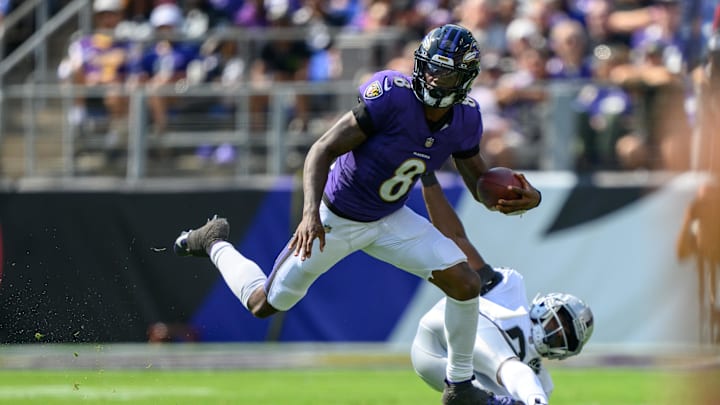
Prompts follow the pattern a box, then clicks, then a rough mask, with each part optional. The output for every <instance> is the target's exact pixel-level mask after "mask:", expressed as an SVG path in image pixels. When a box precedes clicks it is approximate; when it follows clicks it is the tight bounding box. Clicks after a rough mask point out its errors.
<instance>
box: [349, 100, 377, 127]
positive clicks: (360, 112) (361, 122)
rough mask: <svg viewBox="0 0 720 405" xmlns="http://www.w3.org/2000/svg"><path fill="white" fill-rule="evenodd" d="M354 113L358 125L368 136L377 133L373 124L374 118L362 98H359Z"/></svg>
mask: <svg viewBox="0 0 720 405" xmlns="http://www.w3.org/2000/svg"><path fill="white" fill-rule="evenodd" d="M352 113H353V115H354V116H355V119H356V120H357V122H358V126H360V129H362V131H363V132H364V133H365V135H367V136H371V135H373V134H374V133H375V127H374V126H373V122H372V119H370V114H369V113H368V110H367V106H366V105H365V103H364V102H363V101H362V100H358V103H357V105H356V106H355V107H354V108H353V109H352Z"/></svg>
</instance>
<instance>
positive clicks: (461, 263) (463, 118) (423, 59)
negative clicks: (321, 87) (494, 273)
mask: <svg viewBox="0 0 720 405" xmlns="http://www.w3.org/2000/svg"><path fill="white" fill-rule="evenodd" d="M479 61H480V51H479V49H478V46H477V42H476V41H475V39H474V38H473V36H472V34H471V33H470V32H469V31H468V30H467V29H465V28H463V27H460V26H458V25H453V24H448V25H444V26H441V27H438V28H436V29H433V30H432V31H431V32H429V33H428V34H427V35H426V36H425V38H424V39H423V41H422V43H421V44H420V46H419V47H418V49H417V51H416V52H415V67H414V71H413V75H412V77H407V76H405V75H403V74H402V73H400V72H396V71H391V70H385V71H380V72H377V73H375V74H374V75H372V77H370V79H369V80H367V81H366V82H365V83H363V84H362V85H361V86H360V87H359V94H360V98H359V102H358V104H357V106H356V107H355V108H353V109H352V111H348V112H347V113H345V114H344V115H343V116H342V117H340V119H339V120H338V121H337V122H336V123H335V124H334V125H333V126H332V127H331V128H330V129H329V130H328V131H327V132H326V133H325V134H323V135H322V136H321V137H320V138H319V139H318V140H317V141H316V142H315V143H314V144H313V146H312V147H311V148H310V151H309V152H308V155H307V157H306V159H305V166H304V171H303V191H304V206H303V215H302V219H301V221H300V224H299V225H298V226H297V230H296V231H295V233H294V234H293V236H292V238H291V239H290V242H289V243H288V246H287V249H285V251H284V252H282V253H281V254H280V256H279V257H278V258H277V260H276V263H275V266H274V268H273V270H272V272H271V273H270V275H269V276H266V275H265V274H264V273H263V271H262V270H261V269H260V268H259V266H258V265H257V264H256V263H255V262H253V261H251V260H249V259H247V258H246V257H245V256H243V255H242V254H241V253H239V252H238V251H237V250H236V249H235V248H234V247H233V246H232V245H231V244H230V243H228V242H227V241H226V240H227V237H228V234H229V224H228V222H227V220H225V219H224V218H217V217H215V218H213V219H212V220H210V221H208V222H207V223H206V224H205V225H204V226H202V227H200V228H198V229H194V230H190V231H187V232H183V233H181V235H180V236H179V237H178V238H177V240H176V241H175V244H174V251H175V252H176V253H178V254H180V255H192V256H205V257H208V256H209V257H210V259H211V260H212V262H213V264H215V266H216V267H217V268H218V269H219V271H220V273H221V274H222V276H223V278H224V279H225V282H226V283H227V284H228V286H229V287H230V289H231V290H232V291H233V292H234V293H235V295H236V296H237V297H238V298H239V299H240V301H241V302H242V303H243V305H245V307H246V308H248V310H249V311H250V312H251V313H252V314H253V315H255V316H257V317H267V316H270V315H272V314H274V313H276V312H278V311H287V310H289V309H290V308H292V307H293V306H294V305H295V304H296V303H297V302H298V301H300V299H302V297H303V296H304V295H305V294H306V293H307V291H308V289H309V287H310V285H311V284H312V283H313V282H314V281H315V280H316V279H317V278H318V277H319V276H320V275H322V274H323V273H325V272H326V271H327V270H329V269H330V268H331V267H332V266H333V265H334V264H335V263H337V262H338V261H340V260H341V259H343V258H345V257H346V256H348V255H349V254H351V253H353V252H355V251H357V250H362V251H364V252H366V253H367V254H369V255H371V256H373V257H376V258H378V259H380V260H383V261H385V262H388V263H390V264H393V265H395V266H397V267H399V268H400V269H402V270H405V271H407V272H409V273H412V274H415V275H417V276H419V277H422V278H423V279H425V280H429V281H430V282H432V283H433V284H435V285H436V286H438V287H439V288H440V289H441V290H442V291H443V292H444V293H445V294H446V295H447V305H446V308H445V330H446V334H447V337H448V362H447V369H446V376H445V381H446V383H445V390H444V392H443V403H444V404H500V403H507V404H512V403H515V402H512V400H510V399H509V398H505V397H496V396H494V395H493V394H492V393H490V392H488V391H484V390H482V389H480V388H478V387H476V386H475V385H473V384H472V379H473V365H472V356H473V346H474V344H475V329H476V327H477V322H478V313H477V306H478V296H479V294H480V289H481V286H482V284H483V283H484V282H486V281H488V280H482V279H481V277H480V276H479V275H478V273H476V272H474V271H473V270H471V269H470V267H469V266H468V264H467V258H466V256H465V254H464V253H463V252H462V250H460V248H459V247H458V246H457V245H456V244H455V243H454V242H453V241H452V240H451V239H449V238H447V237H445V236H444V235H443V234H442V233H440V231H438V229H437V228H435V227H434V226H433V225H432V224H431V223H430V222H429V221H428V220H427V219H425V218H424V217H422V216H421V215H419V214H417V213H415V212H413V211H412V210H411V209H410V208H409V207H407V206H406V205H405V202H406V201H407V199H408V195H409V193H410V190H411V189H412V188H413V186H414V185H415V183H416V182H417V180H418V179H419V178H420V176H421V175H422V174H423V173H426V172H432V171H435V170H438V169H440V167H441V166H442V165H443V164H444V163H445V162H446V161H447V160H448V158H449V157H451V156H452V158H453V161H454V162H455V165H456V166H457V168H458V171H459V172H460V174H461V175H462V178H463V180H464V182H465V184H466V185H467V188H468V190H470V192H471V193H472V194H473V196H474V197H475V198H476V199H477V200H478V201H480V202H482V201H481V199H480V197H479V196H478V195H477V191H476V187H475V186H476V184H477V180H478V178H479V177H480V176H481V175H482V174H483V173H485V172H486V171H487V169H488V167H487V165H486V164H485V162H484V161H483V159H482V157H481V156H480V154H479V143H480V137H481V135H482V130H483V128H482V118H481V114H480V110H479V108H478V104H477V102H476V101H475V100H473V99H472V98H470V97H468V96H467V93H468V90H469V89H470V87H471V85H472V83H473V81H474V80H475V77H476V76H477V74H478V71H479ZM519 177H520V178H521V181H522V186H523V187H522V188H518V189H517V192H518V194H519V195H520V197H519V198H518V199H515V200H501V201H499V202H498V205H497V206H492V207H488V208H490V209H493V210H497V211H500V212H502V213H505V214H510V213H517V212H522V211H524V210H529V209H532V208H535V207H536V206H538V205H539V204H540V192H539V191H537V190H536V189H535V188H534V187H532V186H531V185H530V184H529V183H528V182H527V180H526V179H525V178H524V176H522V175H520V176H519ZM316 239H317V243H315V240H316Z"/></svg>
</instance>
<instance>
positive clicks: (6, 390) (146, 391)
mask: <svg viewBox="0 0 720 405" xmlns="http://www.w3.org/2000/svg"><path fill="white" fill-rule="evenodd" d="M216 392H217V390H214V389H211V388H206V387H185V388H178V387H174V388H173V389H172V390H167V389H163V388H160V387H137V386H132V387H130V386H119V387H103V388H98V387H84V386H83V384H78V388H77V389H75V388H74V387H73V385H68V384H55V385H11V386H3V387H0V400H3V399H37V398H61V397H68V398H71V397H75V398H82V399H102V400H122V401H129V400H137V399H143V398H154V397H164V398H167V397H188V396H190V397H206V396H210V395H213V394H215V393H216Z"/></svg>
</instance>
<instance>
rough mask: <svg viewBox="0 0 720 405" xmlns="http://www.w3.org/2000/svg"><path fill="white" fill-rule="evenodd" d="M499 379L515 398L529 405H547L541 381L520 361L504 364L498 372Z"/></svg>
mask: <svg viewBox="0 0 720 405" xmlns="http://www.w3.org/2000/svg"><path fill="white" fill-rule="evenodd" d="M498 377H499V378H500V381H501V382H502V384H503V386H505V389H506V390H507V391H508V393H509V394H510V395H512V396H513V398H516V399H520V400H521V401H524V402H525V403H526V404H527V405H535V404H542V405H547V403H548V397H547V395H545V390H544V389H543V387H542V383H540V379H539V378H538V377H537V375H535V372H533V370H532V369H531V368H530V367H529V366H528V365H527V364H525V363H523V362H521V361H520V360H508V361H506V362H505V363H503V365H502V366H501V367H500V370H499V371H498ZM538 401H539V402H538Z"/></svg>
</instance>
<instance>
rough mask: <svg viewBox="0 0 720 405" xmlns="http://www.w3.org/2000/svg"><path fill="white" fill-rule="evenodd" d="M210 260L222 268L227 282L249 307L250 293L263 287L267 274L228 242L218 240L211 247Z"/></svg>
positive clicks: (221, 270)
mask: <svg viewBox="0 0 720 405" xmlns="http://www.w3.org/2000/svg"><path fill="white" fill-rule="evenodd" d="M210 260H212V262H213V264H214V265H215V267H217V268H218V270H220V274H222V277H223V279H224V280H225V284H227V285H228V287H230V290H232V292H233V294H235V296H236V297H238V299H239V300H240V302H242V304H243V305H244V306H245V308H247V307H248V300H249V299H250V295H252V293H253V292H254V291H255V290H257V289H258V287H260V288H262V287H263V285H264V284H265V280H267V276H266V275H265V273H263V271H262V270H261V269H260V266H258V265H257V264H256V263H255V262H253V261H252V260H250V259H248V258H246V257H245V256H243V255H242V254H240V252H238V251H237V250H236V249H235V248H234V247H233V245H231V244H230V243H228V242H217V243H215V244H214V245H212V247H211V248H210Z"/></svg>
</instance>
